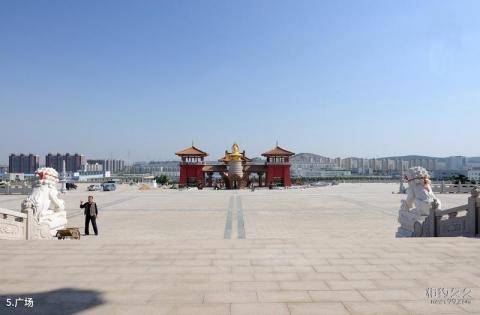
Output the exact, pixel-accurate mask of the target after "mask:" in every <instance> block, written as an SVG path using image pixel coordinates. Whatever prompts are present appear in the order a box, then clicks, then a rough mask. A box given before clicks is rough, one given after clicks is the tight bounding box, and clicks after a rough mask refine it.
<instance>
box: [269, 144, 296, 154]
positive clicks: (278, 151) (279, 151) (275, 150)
mask: <svg viewBox="0 0 480 315" xmlns="http://www.w3.org/2000/svg"><path fill="white" fill-rule="evenodd" d="M290 155H295V153H293V152H291V151H288V150H285V149H283V148H281V147H279V146H278V145H277V146H275V148H273V149H271V150H269V151H267V152H265V153H262V156H290Z"/></svg>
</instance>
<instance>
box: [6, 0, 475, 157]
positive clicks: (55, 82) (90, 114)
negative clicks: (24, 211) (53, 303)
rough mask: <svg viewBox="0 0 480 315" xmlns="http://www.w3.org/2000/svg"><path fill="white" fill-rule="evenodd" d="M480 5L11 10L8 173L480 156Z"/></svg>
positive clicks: (69, 5) (112, 4)
mask: <svg viewBox="0 0 480 315" xmlns="http://www.w3.org/2000/svg"><path fill="white" fill-rule="evenodd" d="M478 12H480V2H479V1H462V0H460V1H438V0H432V1H426V0H425V1H384V0H381V1H380V0H379V1H320V0H318V1H278V0H275V1H273V0H272V1H262V0H259V1H220V0H219V1H68V0H67V1H64V0H61V1H60V0H59V1H33V0H32V1H22V0H20V1H19V0H16V1H13V0H12V1H5V0H1V1H0V108H1V111H0V115H1V117H0V118H1V122H2V129H3V130H8V131H7V132H4V133H3V136H2V137H1V144H0V162H1V161H3V162H5V161H7V160H8V154H9V153H11V152H18V153H20V152H24V153H28V152H33V153H36V154H40V155H42V156H43V155H44V154H45V153H47V152H57V151H59V152H79V153H84V154H86V155H87V156H88V157H92V158H94V157H95V158H96V157H98V158H103V157H110V156H113V157H117V158H125V159H127V158H129V159H130V160H150V159H171V158H174V157H175V156H174V155H173V153H174V152H175V151H177V150H179V149H182V148H184V147H186V146H189V145H190V144H191V142H192V140H194V141H195V144H196V145H197V146H198V147H200V148H202V149H204V150H206V151H207V152H209V153H210V154H211V157H212V158H214V159H215V158H217V157H220V156H221V155H222V152H223V151H224V150H225V149H227V148H230V146H231V144H232V143H233V142H234V141H237V142H238V143H239V145H240V146H241V148H242V149H245V150H247V154H248V155H250V156H256V155H259V154H260V153H262V152H263V151H265V150H267V149H269V148H271V147H272V146H274V145H275V142H276V141H277V140H278V141H279V144H280V145H281V146H284V147H286V148H288V149H290V150H292V151H294V152H313V153H318V154H322V155H326V156H331V157H336V156H341V157H347V156H359V157H379V156H388V155H403V154H424V155H435V156H448V155H457V154H462V155H468V156H473V155H480V145H479V140H478V139H479V130H480V128H479V127H480V123H479V122H480V106H479V104H480V19H478Z"/></svg>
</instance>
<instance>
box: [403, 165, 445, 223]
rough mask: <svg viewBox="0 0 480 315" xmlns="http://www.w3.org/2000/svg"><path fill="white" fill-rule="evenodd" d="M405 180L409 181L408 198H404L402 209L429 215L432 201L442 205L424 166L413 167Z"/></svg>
mask: <svg viewBox="0 0 480 315" xmlns="http://www.w3.org/2000/svg"><path fill="white" fill-rule="evenodd" d="M405 180H406V181H407V183H408V188H407V199H404V200H402V201H401V202H402V204H401V207H400V209H401V210H408V211H411V212H413V213H416V214H419V215H429V213H430V208H431V206H432V202H436V203H437V204H438V209H441V207H440V200H438V199H437V197H436V196H435V194H434V193H433V191H432V186H431V184H430V177H429V176H428V171H427V170H426V169H424V168H423V167H420V166H417V167H412V168H410V169H409V170H408V173H407V176H405Z"/></svg>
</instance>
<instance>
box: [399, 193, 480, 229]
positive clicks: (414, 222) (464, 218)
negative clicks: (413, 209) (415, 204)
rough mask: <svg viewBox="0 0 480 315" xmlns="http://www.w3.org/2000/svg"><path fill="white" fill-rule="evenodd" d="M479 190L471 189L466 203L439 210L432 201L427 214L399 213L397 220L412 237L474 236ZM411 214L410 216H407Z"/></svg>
mask: <svg viewBox="0 0 480 315" xmlns="http://www.w3.org/2000/svg"><path fill="white" fill-rule="evenodd" d="M479 196H480V190H479V189H478V188H474V189H472V190H471V196H470V197H469V198H468V203H467V204H466V205H462V206H458V207H454V208H450V209H445V210H440V209H438V203H436V202H433V203H432V207H431V208H430V214H429V215H428V216H414V215H409V214H405V213H404V214H403V215H400V218H399V221H400V223H401V227H400V229H399V230H401V229H402V228H403V229H404V231H407V232H408V231H410V232H411V234H410V235H401V234H398V233H397V236H400V237H401V236H414V237H421V236H423V237H448V236H467V237H475V236H478V235H479V234H480V226H479V225H480V198H479ZM409 216H411V217H409Z"/></svg>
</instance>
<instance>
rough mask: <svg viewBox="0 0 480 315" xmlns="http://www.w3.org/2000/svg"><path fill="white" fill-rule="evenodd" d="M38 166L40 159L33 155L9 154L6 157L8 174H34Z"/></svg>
mask: <svg viewBox="0 0 480 315" xmlns="http://www.w3.org/2000/svg"><path fill="white" fill-rule="evenodd" d="M39 166H40V157H39V156H38V155H34V154H28V155H27V154H23V153H22V154H10V156H9V157H8V172H9V173H24V174H34V173H35V171H36V170H37V169H38V168H39Z"/></svg>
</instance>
